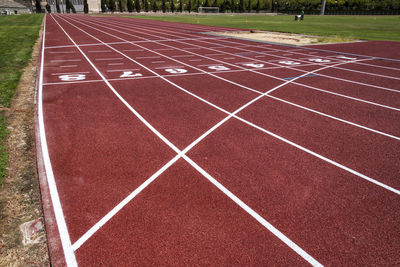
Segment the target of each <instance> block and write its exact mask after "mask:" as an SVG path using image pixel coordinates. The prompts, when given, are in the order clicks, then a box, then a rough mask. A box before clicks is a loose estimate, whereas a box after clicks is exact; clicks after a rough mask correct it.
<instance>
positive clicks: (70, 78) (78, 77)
mask: <svg viewBox="0 0 400 267" xmlns="http://www.w3.org/2000/svg"><path fill="white" fill-rule="evenodd" d="M58 78H60V80H61V81H66V82H72V81H81V80H84V79H85V78H86V76H85V74H66V75H61V76H58Z"/></svg>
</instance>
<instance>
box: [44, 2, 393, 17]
mask: <svg viewBox="0 0 400 267" xmlns="http://www.w3.org/2000/svg"><path fill="white" fill-rule="evenodd" d="M59 1H60V0H56V10H57V12H58V13H60V12H61V11H60V5H59ZM64 3H65V7H66V10H65V11H66V12H67V13H70V12H71V13H76V10H75V7H74V6H73V4H72V2H71V0H64ZM321 5H322V0H101V11H102V12H150V11H152V12H164V13H166V12H197V10H198V8H199V7H218V8H219V12H220V13H224V12H236V13H244V12H261V11H262V12H281V13H287V12H299V11H301V10H304V11H305V12H306V13H318V12H319V11H320V10H321ZM45 8H46V10H47V12H51V10H50V6H49V5H47V6H46V7H45ZM36 10H37V12H44V10H42V8H41V6H40V0H36ZM326 11H327V12H328V13H329V12H336V11H337V12H344V13H349V14H350V13H352V12H355V11H359V12H362V13H365V14H368V13H369V12H374V11H383V13H385V12H388V11H397V12H399V11H400V0H326ZM84 12H85V13H88V12H89V8H88V4H87V0H84Z"/></svg>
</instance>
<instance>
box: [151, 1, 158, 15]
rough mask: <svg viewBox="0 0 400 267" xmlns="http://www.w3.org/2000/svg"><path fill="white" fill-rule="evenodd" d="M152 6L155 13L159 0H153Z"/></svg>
mask: <svg viewBox="0 0 400 267" xmlns="http://www.w3.org/2000/svg"><path fill="white" fill-rule="evenodd" d="M151 8H152V9H153V12H154V13H155V12H157V11H158V6H157V1H156V0H154V1H153V5H152V7H151Z"/></svg>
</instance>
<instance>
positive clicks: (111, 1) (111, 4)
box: [109, 0, 115, 13]
mask: <svg viewBox="0 0 400 267" xmlns="http://www.w3.org/2000/svg"><path fill="white" fill-rule="evenodd" d="M109 9H110V11H111V12H112V13H114V11H115V1H114V0H110V4H109Z"/></svg>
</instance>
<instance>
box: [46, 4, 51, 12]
mask: <svg viewBox="0 0 400 267" xmlns="http://www.w3.org/2000/svg"><path fill="white" fill-rule="evenodd" d="M46 10H47V12H48V13H51V6H50V5H49V3H47V5H46Z"/></svg>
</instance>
